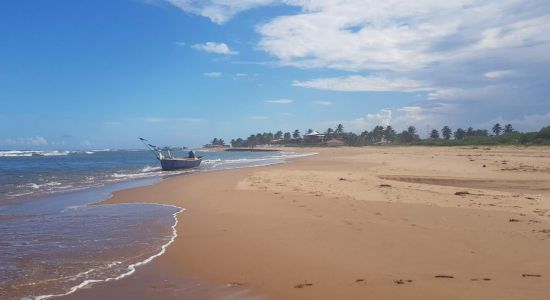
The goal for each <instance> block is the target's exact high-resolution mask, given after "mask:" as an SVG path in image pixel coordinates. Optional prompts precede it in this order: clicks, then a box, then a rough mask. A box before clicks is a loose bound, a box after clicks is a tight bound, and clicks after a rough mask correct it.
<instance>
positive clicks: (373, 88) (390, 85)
mask: <svg viewBox="0 0 550 300" xmlns="http://www.w3.org/2000/svg"><path fill="white" fill-rule="evenodd" d="M292 85H293V86H298V87H305V88H315V89H320V90H329V91H341V92H418V91H428V90H431V88H429V87H428V85H426V84H425V83H423V82H420V81H416V80H410V79H388V78H386V77H383V76H359V75H353V76H349V77H333V78H318V79H313V80H309V81H294V82H293V83H292Z"/></svg>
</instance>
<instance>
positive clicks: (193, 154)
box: [187, 150, 197, 158]
mask: <svg viewBox="0 0 550 300" xmlns="http://www.w3.org/2000/svg"><path fill="white" fill-rule="evenodd" d="M187 157H188V158H197V156H196V155H195V151H193V150H191V151H189V153H188V156H187Z"/></svg>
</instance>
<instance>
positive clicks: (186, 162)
mask: <svg viewBox="0 0 550 300" xmlns="http://www.w3.org/2000/svg"><path fill="white" fill-rule="evenodd" d="M139 140H140V141H141V142H142V143H143V144H145V146H146V147H147V148H148V149H149V150H150V151H151V152H153V153H154V154H155V157H156V158H157V159H158V160H159V161H160V166H161V167H162V170H163V171H174V170H182V169H190V168H196V167H198V166H200V164H201V162H202V156H195V155H194V152H193V151H189V154H190V155H189V156H188V157H174V156H173V155H172V151H171V149H170V148H167V147H164V148H159V147H157V146H154V145H151V144H149V143H146V142H147V140H146V139H144V138H139ZM165 152H166V154H165Z"/></svg>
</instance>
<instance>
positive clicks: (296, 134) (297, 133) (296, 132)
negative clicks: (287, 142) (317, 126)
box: [292, 129, 300, 139]
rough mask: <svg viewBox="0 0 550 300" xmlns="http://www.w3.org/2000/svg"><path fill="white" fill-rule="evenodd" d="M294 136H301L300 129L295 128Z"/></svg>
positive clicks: (296, 137)
mask: <svg viewBox="0 0 550 300" xmlns="http://www.w3.org/2000/svg"><path fill="white" fill-rule="evenodd" d="M292 137H293V138H295V139H298V138H300V130H298V129H296V130H294V132H293V133H292Z"/></svg>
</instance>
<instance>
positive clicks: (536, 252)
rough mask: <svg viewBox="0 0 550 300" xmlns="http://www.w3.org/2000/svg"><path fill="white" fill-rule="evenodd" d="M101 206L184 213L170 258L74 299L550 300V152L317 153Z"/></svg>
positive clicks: (128, 193) (155, 188)
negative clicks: (169, 208)
mask: <svg viewBox="0 0 550 300" xmlns="http://www.w3.org/2000/svg"><path fill="white" fill-rule="evenodd" d="M297 151H302V152H317V153H318V154H317V155H314V156H308V157H303V158H298V159H294V160H292V161H290V162H289V163H286V164H281V165H273V166H267V167H258V168H247V169H237V170H226V171H216V172H205V173H200V174H197V175H192V176H178V177H173V178H170V179H166V180H164V181H162V182H160V183H158V184H155V185H152V186H146V187H139V188H134V189H129V190H124V191H120V192H116V193H115V194H114V195H113V197H112V198H110V199H108V200H106V201H105V202H104V203H132V202H153V203H162V204H172V205H177V206H180V207H184V208H185V209H186V211H185V212H183V213H181V214H180V215H179V217H178V218H179V223H178V225H177V228H176V229H177V232H178V237H177V239H176V240H175V242H174V243H173V244H172V245H170V247H169V248H168V249H167V252H166V253H165V254H164V255H162V256H160V257H159V258H157V259H155V260H154V261H153V262H152V263H150V264H148V265H146V266H143V267H141V268H138V270H137V272H136V273H135V274H134V275H132V276H129V277H127V278H124V279H122V280H119V281H116V282H107V283H101V284H96V285H94V286H93V287H92V288H87V289H83V290H80V291H78V292H76V293H74V294H71V295H69V296H66V297H63V299H122V298H127V299H128V298H133V299H548V295H550V255H549V253H550V148H543V147H530V148H522V147H517V148H516V147H491V148H488V147H479V148H459V147H454V148H443V147H364V148H311V149H307V148H306V149H298V150H297Z"/></svg>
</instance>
